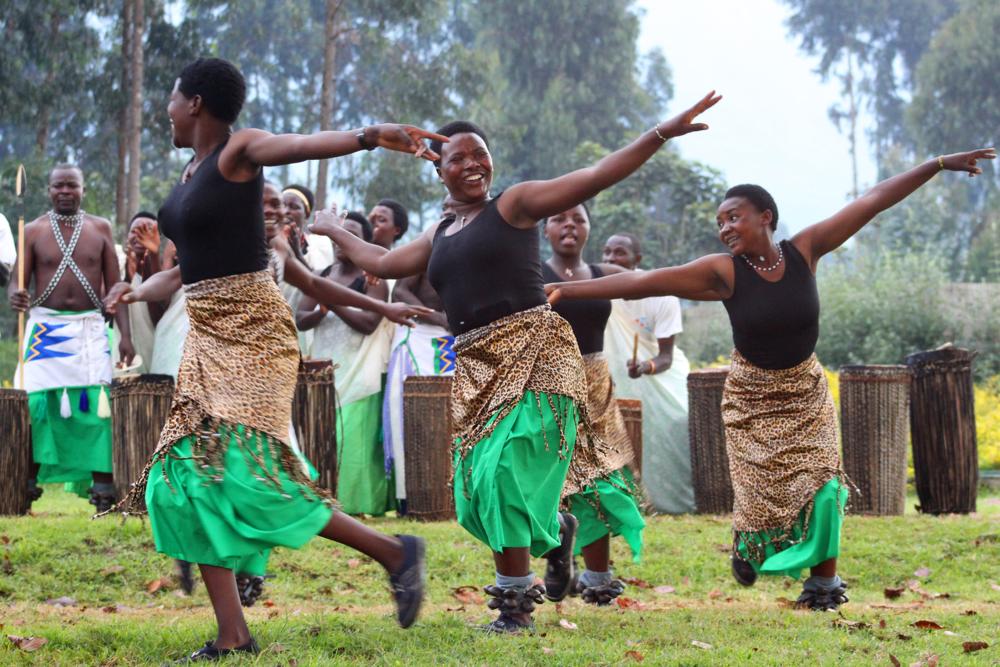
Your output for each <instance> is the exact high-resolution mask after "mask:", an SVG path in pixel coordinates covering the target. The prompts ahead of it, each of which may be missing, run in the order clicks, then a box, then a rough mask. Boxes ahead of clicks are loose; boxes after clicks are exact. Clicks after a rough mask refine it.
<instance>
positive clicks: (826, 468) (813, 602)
mask: <svg viewBox="0 0 1000 667" xmlns="http://www.w3.org/2000/svg"><path fill="white" fill-rule="evenodd" d="M995 157H996V152H995V151H994V150H993V149H983V150H977V151H970V152H968V153H956V154H954V155H945V156H942V157H938V158H936V159H933V160H928V161H927V162H925V163H924V164H921V165H920V166H918V167H915V168H913V169H910V170H909V171H907V172H904V173H902V174H899V175H898V176H894V177H892V178H889V179H887V180H885V181H882V182H881V183H879V184H878V185H876V186H875V187H873V188H872V189H871V190H870V191H868V192H867V193H865V194H864V195H862V196H861V197H859V198H858V199H856V200H855V201H853V202H851V203H850V204H848V205H847V206H845V207H844V208H843V209H841V210H840V211H838V212H837V213H835V214H834V215H832V216H831V217H829V218H827V219H826V220H823V221H822V222H819V223H817V224H814V225H811V226H809V227H806V228H805V229H803V230H802V231H801V232H799V233H798V234H796V235H795V236H794V237H793V238H792V239H791V240H790V241H782V242H781V243H778V244H775V243H774V238H773V235H774V230H775V229H776V227H777V224H778V207H777V205H776V204H775V203H774V199H773V198H772V197H771V195H770V194H768V193H767V191H766V190H764V188H762V187H760V186H758V185H737V186H736V187H733V188H731V189H730V190H729V191H728V192H727V193H726V198H725V200H724V201H723V202H722V203H721V204H720V205H719V208H718V213H717V215H716V222H717V223H718V227H719V239H720V240H721V241H722V242H723V243H724V244H725V245H726V246H727V247H728V248H729V253H730V254H715V255H706V256H704V257H701V258H699V259H696V260H695V261H693V262H690V263H689V264H685V265H683V266H678V267H671V268H664V269H657V270H655V271H648V272H643V273H635V272H629V273H622V274H619V275H615V276H606V277H604V278H599V279H596V280H585V281H577V282H564V283H553V284H550V285H546V291H547V292H548V293H549V299H550V301H553V302H558V301H559V300H560V299H616V298H643V297H647V296H652V295H674V296H678V297H682V298H687V299H695V300H700V301H722V302H723V304H724V305H725V307H726V310H727V312H728V313H729V320H730V323H731V325H732V329H733V342H734V344H735V347H736V349H735V350H734V351H733V355H732V367H731V370H730V372H729V377H728V378H727V379H726V385H725V388H724V390H723V399H722V417H723V421H724V423H725V428H726V450H727V453H728V455H729V470H730V474H731V476H732V480H733V491H734V495H735V499H734V507H733V533H734V541H733V554H732V569H733V575H734V577H735V578H736V580H737V581H738V582H739V583H740V584H743V585H745V586H750V585H752V584H753V583H754V581H755V580H756V579H757V576H758V574H771V575H778V574H788V575H791V576H794V577H797V576H798V575H799V572H800V571H801V570H802V569H805V568H810V574H811V576H810V577H809V578H808V579H807V580H806V581H805V583H804V586H803V592H802V595H801V596H800V597H799V600H798V601H799V603H800V604H802V605H803V606H807V607H809V608H811V609H820V610H826V609H836V608H837V607H838V606H839V605H840V604H843V603H844V602H846V601H847V597H846V595H845V589H846V587H847V585H846V584H845V583H844V582H843V581H842V580H841V579H840V577H838V576H837V556H838V555H839V553H840V528H841V523H842V519H843V510H844V504H845V503H846V500H847V489H846V488H845V487H844V484H843V482H842V479H843V472H842V467H841V461H840V454H839V448H838V443H837V415H836V408H835V407H834V404H833V400H832V398H831V397H830V392H829V389H828V387H827V383H826V376H825V375H824V374H823V368H822V367H821V366H820V365H819V362H818V361H817V360H816V355H815V354H814V353H813V350H814V349H815V347H816V340H817V338H818V336H819V296H818V293H817V290H816V278H815V273H816V265H817V263H818V262H819V260H820V258H821V257H823V256H824V255H826V254H827V253H829V252H831V251H833V250H835V249H837V248H839V247H840V246H841V245H842V244H843V243H844V242H845V241H847V240H848V239H849V238H851V237H852V236H854V234H856V233H857V232H858V230H860V229H861V228H862V227H864V226H865V224H867V223H868V222H869V221H870V220H871V219H872V218H874V217H875V216H876V215H877V214H879V213H880V212H882V211H884V210H886V209H887V208H889V207H891V206H893V205H895V204H897V203H898V202H900V201H901V200H903V199H904V198H906V197H907V196H908V195H909V194H911V193H912V192H913V191H915V190H916V189H917V188H919V187H920V186H921V185H923V184H924V183H926V182H927V181H928V180H930V179H931V178H932V177H933V176H934V175H935V174H937V173H938V172H939V171H944V170H948V171H965V172H968V173H969V175H970V176H972V175H976V174H979V173H982V170H981V169H980V168H979V167H977V166H976V163H977V161H978V160H986V159H993V158H995Z"/></svg>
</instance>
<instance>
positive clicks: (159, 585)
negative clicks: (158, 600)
mask: <svg viewBox="0 0 1000 667" xmlns="http://www.w3.org/2000/svg"><path fill="white" fill-rule="evenodd" d="M171 585H173V582H172V581H171V580H170V579H167V578H166V577H160V578H159V579H153V580H152V581H151V582H149V583H148V584H146V592H147V593H149V594H150V595H153V594H155V593H159V592H160V591H166V590H169V589H170V587H171Z"/></svg>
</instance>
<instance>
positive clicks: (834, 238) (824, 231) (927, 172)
mask: <svg viewBox="0 0 1000 667" xmlns="http://www.w3.org/2000/svg"><path fill="white" fill-rule="evenodd" d="M996 156H997V153H996V150H995V149H993V148H983V149H980V150H976V151H969V152H967V153H954V154H952V155H944V156H941V157H939V158H935V159H933V160H928V161H927V162H924V163H923V164H921V165H919V166H917V167H914V168H913V169H910V170H909V171H904V172H903V173H902V174H898V175H896V176H893V177H891V178H887V179H886V180H884V181H882V182H881V183H879V184H878V185H876V186H875V187H873V188H872V189H871V190H869V191H868V192H866V193H865V194H863V195H861V196H860V197H858V198H857V199H855V200H854V201H852V202H851V203H850V204H848V205H847V206H845V207H844V208H842V209H840V210H839V211H837V212H836V213H835V214H833V215H832V216H830V217H829V218H827V219H826V220H823V221H822V222H818V223H816V224H815V225H810V226H809V227H806V228H805V229H803V230H802V231H801V232H799V233H798V234H796V235H795V236H794V237H793V238H792V243H794V244H795V247H796V248H798V249H799V252H801V253H802V254H803V256H804V257H805V258H806V260H807V261H808V262H809V265H810V266H811V267H812V269H813V272H815V271H816V263H817V262H818V261H819V258H820V257H822V256H823V255H825V254H827V253H828V252H831V251H833V250H836V249H837V248H839V247H840V246H841V245H843V243H844V242H845V241H847V239H849V238H851V237H852V236H854V235H855V234H857V233H858V231H859V230H860V229H861V228H862V227H864V226H865V225H866V224H868V223H869V222H870V221H871V219H872V218H874V217H875V216H876V215H878V214H879V213H881V212H882V211H884V210H886V209H887V208H890V207H892V206H895V205H896V204H898V203H899V202H901V201H902V200H904V199H906V198H907V197H908V196H909V195H911V194H912V193H913V192H914V191H915V190H916V189H917V188H919V187H920V186H921V185H923V184H924V183H926V182H927V181H929V180H930V179H931V177H933V176H934V175H935V174H937V173H938V172H939V171H942V170H947V171H965V172H968V174H969V176H975V175H976V174H981V173H983V170H982V169H981V168H979V167H977V166H976V162H977V161H978V160H992V159H994V158H995V157H996Z"/></svg>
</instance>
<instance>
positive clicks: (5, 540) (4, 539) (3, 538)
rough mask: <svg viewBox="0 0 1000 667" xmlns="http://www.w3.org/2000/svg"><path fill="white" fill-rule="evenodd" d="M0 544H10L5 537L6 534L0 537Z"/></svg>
mask: <svg viewBox="0 0 1000 667" xmlns="http://www.w3.org/2000/svg"><path fill="white" fill-rule="evenodd" d="M0 543H2V544H10V538H9V537H7V535H6V534H5V535H0Z"/></svg>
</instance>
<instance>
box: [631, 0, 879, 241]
mask: <svg viewBox="0 0 1000 667" xmlns="http://www.w3.org/2000/svg"><path fill="white" fill-rule="evenodd" d="M637 4H638V5H639V6H640V7H641V8H642V9H643V10H644V12H645V14H644V16H643V18H642V35H641V37H640V50H641V51H643V52H645V51H648V50H650V49H652V48H654V47H659V48H660V49H662V50H663V53H664V54H665V55H666V57H667V62H668V63H669V64H670V67H671V69H672V71H673V81H674V98H673V101H672V102H671V105H670V109H668V110H667V113H666V115H667V116H672V115H673V114H675V113H677V112H678V111H679V110H681V109H682V108H684V107H686V106H689V105H690V104H693V103H694V102H695V101H697V100H698V99H699V98H700V97H701V96H702V95H704V94H705V93H706V92H708V91H709V90H711V89H712V88H715V89H716V90H717V91H718V92H720V93H721V94H722V95H723V96H724V97H723V100H722V101H721V102H719V104H718V105H716V106H715V107H714V108H713V109H711V110H710V111H708V112H707V113H706V114H705V116H704V119H705V122H707V123H709V125H710V126H711V128H710V129H709V130H708V131H707V132H703V133H700V134H698V135H691V136H687V137H681V138H680V139H678V140H677V142H678V143H677V145H678V147H679V148H680V151H681V153H682V154H683V155H684V156H685V157H688V158H692V159H695V160H699V161H701V162H705V163H707V164H709V165H711V166H713V167H715V168H717V169H719V170H721V171H722V173H723V175H724V177H725V179H726V182H727V183H729V184H730V185H735V184H736V183H747V182H749V183H758V184H760V185H762V186H764V187H765V188H767V189H768V190H769V191H770V192H771V194H772V195H774V198H775V201H776V202H777V204H778V210H779V212H780V218H781V220H782V221H783V222H784V223H785V224H786V225H788V228H789V229H790V230H792V231H793V232H794V231H796V230H798V229H800V228H802V227H803V226H805V225H807V224H810V223H813V222H817V221H818V220H821V219H823V218H825V217H826V216H828V215H830V214H831V213H833V212H835V211H837V210H838V209H839V208H840V207H841V206H843V205H844V203H845V201H846V196H847V193H849V192H850V189H851V163H850V156H849V154H848V143H847V137H846V136H845V135H842V134H840V133H839V132H838V131H837V128H836V127H835V126H834V125H833V123H832V122H830V120H829V118H828V116H827V110H828V109H829V108H830V106H831V105H832V104H834V103H836V102H838V101H839V100H840V90H839V84H838V83H837V82H835V81H832V80H831V81H828V82H826V83H823V82H822V81H820V78H819V75H817V74H816V73H815V72H814V70H815V68H816V64H817V60H818V59H817V58H813V57H810V56H807V55H806V54H804V53H803V52H802V51H800V50H799V48H798V40H797V39H796V38H795V37H790V36H789V34H788V30H787V28H786V27H785V19H786V17H787V16H788V14H789V11H788V9H787V8H786V7H785V5H783V4H782V3H780V2H778V1H777V0H699V2H688V1H681V0H639V2H638V3H637ZM859 134H860V135H861V136H859V139H860V140H861V143H860V147H859V154H858V158H859V161H858V167H859V186H860V189H861V190H862V191H863V190H864V189H865V186H866V185H871V184H872V181H873V179H874V177H875V165H874V161H873V160H872V158H871V157H870V153H869V150H868V145H867V143H865V142H864V136H863V132H862V133H859Z"/></svg>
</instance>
